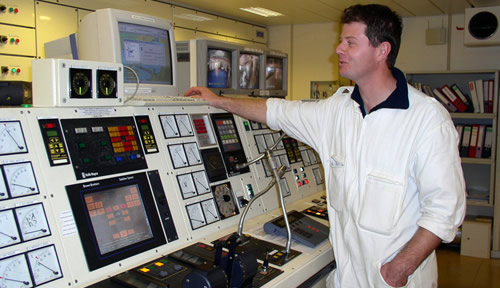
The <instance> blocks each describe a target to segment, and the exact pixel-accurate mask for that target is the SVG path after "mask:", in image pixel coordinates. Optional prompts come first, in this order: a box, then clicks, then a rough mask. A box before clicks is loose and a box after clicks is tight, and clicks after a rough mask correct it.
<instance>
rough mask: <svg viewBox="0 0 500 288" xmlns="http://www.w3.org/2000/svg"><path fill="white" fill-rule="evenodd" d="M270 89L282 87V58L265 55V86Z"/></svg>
mask: <svg viewBox="0 0 500 288" xmlns="http://www.w3.org/2000/svg"><path fill="white" fill-rule="evenodd" d="M265 89H270V90H282V89H283V59H282V58H275V57H267V59H266V87H265Z"/></svg>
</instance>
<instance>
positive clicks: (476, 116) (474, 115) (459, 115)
mask: <svg viewBox="0 0 500 288" xmlns="http://www.w3.org/2000/svg"><path fill="white" fill-rule="evenodd" d="M450 116H451V118H453V119H496V117H497V115H496V114H495V113H450Z"/></svg>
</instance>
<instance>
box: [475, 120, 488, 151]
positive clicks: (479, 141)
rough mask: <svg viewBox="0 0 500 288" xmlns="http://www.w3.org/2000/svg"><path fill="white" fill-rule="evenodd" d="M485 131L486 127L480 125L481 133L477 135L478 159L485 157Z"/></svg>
mask: <svg viewBox="0 0 500 288" xmlns="http://www.w3.org/2000/svg"><path fill="white" fill-rule="evenodd" d="M485 130H486V125H479V132H478V133H477V144H476V158H481V157H482V156H483V145H484V133H485Z"/></svg>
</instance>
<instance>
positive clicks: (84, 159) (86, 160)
mask: <svg viewBox="0 0 500 288" xmlns="http://www.w3.org/2000/svg"><path fill="white" fill-rule="evenodd" d="M82 161H83V163H84V164H88V163H90V159H89V158H83V159H82Z"/></svg>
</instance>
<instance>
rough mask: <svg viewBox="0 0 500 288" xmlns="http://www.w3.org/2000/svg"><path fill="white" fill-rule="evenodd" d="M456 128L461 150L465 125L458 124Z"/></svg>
mask: <svg viewBox="0 0 500 288" xmlns="http://www.w3.org/2000/svg"><path fill="white" fill-rule="evenodd" d="M455 128H457V133H458V149H460V147H462V137H463V134H464V125H463V124H457V125H456V126H455Z"/></svg>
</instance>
